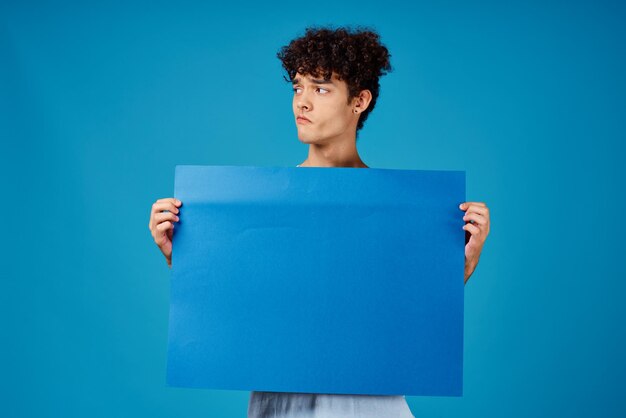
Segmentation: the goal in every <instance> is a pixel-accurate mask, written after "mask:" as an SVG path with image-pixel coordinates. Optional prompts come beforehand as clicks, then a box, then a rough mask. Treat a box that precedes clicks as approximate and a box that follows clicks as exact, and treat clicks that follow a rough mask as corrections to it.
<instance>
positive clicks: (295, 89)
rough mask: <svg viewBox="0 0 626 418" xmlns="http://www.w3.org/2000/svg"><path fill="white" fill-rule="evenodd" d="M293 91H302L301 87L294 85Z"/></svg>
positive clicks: (297, 92)
mask: <svg viewBox="0 0 626 418" xmlns="http://www.w3.org/2000/svg"><path fill="white" fill-rule="evenodd" d="M293 92H294V93H296V94H299V93H302V89H301V88H300V87H294V88H293Z"/></svg>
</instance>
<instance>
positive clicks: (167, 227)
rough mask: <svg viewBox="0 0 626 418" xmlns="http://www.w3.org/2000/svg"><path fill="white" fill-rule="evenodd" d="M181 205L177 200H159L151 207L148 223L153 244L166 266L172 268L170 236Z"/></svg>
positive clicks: (170, 198)
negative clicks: (158, 250)
mask: <svg viewBox="0 0 626 418" xmlns="http://www.w3.org/2000/svg"><path fill="white" fill-rule="evenodd" d="M182 204H183V202H181V201H180V200H178V199H175V198H173V197H168V198H165V199H159V200H157V201H156V202H154V204H153V205H152V211H151V212H150V223H149V224H148V228H150V232H152V237H153V238H154V242H155V243H156V245H158V246H159V249H160V250H161V252H162V253H163V255H164V256H165V259H166V260H167V265H168V266H170V267H172V235H173V234H174V222H178V212H179V210H178V208H179V207H180V206H181V205H182ZM165 211H169V212H165Z"/></svg>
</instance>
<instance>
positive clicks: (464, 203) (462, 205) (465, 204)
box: [459, 202, 487, 210]
mask: <svg viewBox="0 0 626 418" xmlns="http://www.w3.org/2000/svg"><path fill="white" fill-rule="evenodd" d="M471 205H475V206H484V207H487V205H485V204H484V203H483V202H463V203H461V204H460V205H459V209H461V210H466V209H467V208H468V207H469V206H471Z"/></svg>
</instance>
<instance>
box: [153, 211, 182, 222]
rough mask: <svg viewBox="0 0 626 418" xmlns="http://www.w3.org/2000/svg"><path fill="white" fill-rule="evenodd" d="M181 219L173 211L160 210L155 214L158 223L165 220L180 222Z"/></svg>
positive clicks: (155, 220)
mask: <svg viewBox="0 0 626 418" xmlns="http://www.w3.org/2000/svg"><path fill="white" fill-rule="evenodd" d="M179 220H180V218H179V217H178V216H176V215H174V214H173V213H172V212H159V213H155V214H154V222H155V224H157V225H158V224H160V223H161V222H164V221H172V222H178V221H179Z"/></svg>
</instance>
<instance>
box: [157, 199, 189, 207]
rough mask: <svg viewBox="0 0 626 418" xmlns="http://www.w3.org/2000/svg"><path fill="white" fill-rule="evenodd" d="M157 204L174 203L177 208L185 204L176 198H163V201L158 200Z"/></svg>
mask: <svg viewBox="0 0 626 418" xmlns="http://www.w3.org/2000/svg"><path fill="white" fill-rule="evenodd" d="M157 202H172V203H173V204H174V205H176V206H180V205H182V204H183V202H181V201H180V200H178V199H176V198H175V197H166V198H163V199H157Z"/></svg>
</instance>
